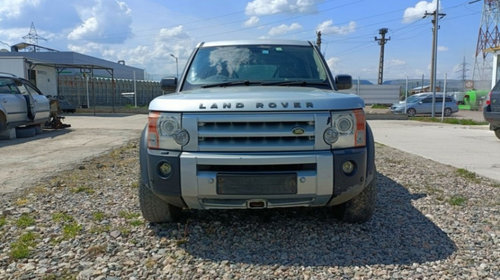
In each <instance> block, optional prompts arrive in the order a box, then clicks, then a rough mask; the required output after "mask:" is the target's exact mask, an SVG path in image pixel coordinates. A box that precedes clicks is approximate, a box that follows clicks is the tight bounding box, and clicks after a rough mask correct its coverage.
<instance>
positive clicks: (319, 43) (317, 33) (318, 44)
mask: <svg viewBox="0 0 500 280" xmlns="http://www.w3.org/2000/svg"><path fill="white" fill-rule="evenodd" d="M316 46H318V49H319V50H321V31H316Z"/></svg>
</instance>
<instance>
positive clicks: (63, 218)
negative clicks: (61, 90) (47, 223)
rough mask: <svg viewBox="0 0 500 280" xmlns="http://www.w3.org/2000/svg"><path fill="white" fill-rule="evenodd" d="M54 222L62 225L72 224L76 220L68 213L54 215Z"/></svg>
mask: <svg viewBox="0 0 500 280" xmlns="http://www.w3.org/2000/svg"><path fill="white" fill-rule="evenodd" d="M52 220H53V221H54V222H56V223H62V222H72V221H73V220H74V218H73V217H72V216H71V215H68V214H66V213H63V212H57V213H54V214H52Z"/></svg>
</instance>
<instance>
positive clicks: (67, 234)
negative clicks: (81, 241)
mask: <svg viewBox="0 0 500 280" xmlns="http://www.w3.org/2000/svg"><path fill="white" fill-rule="evenodd" d="M81 230H82V226H81V225H79V224H78V223H77V222H71V223H69V224H66V225H64V226H63V238H64V239H71V238H75V237H76V236H77V235H78V234H79V233H80V231H81Z"/></svg>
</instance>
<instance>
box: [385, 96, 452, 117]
mask: <svg viewBox="0 0 500 280" xmlns="http://www.w3.org/2000/svg"><path fill="white" fill-rule="evenodd" d="M434 104H435V105H434V112H435V113H436V114H441V111H442V107H443V94H442V93H438V94H436V98H435V103H434ZM405 106H406V112H405ZM391 112H392V113H394V114H405V113H406V114H408V116H410V117H413V116H416V115H421V114H431V113H432V93H430V92H424V93H417V94H414V95H412V96H410V97H408V99H407V101H406V104H405V101H400V102H399V103H394V104H392V106H391ZM456 112H458V105H457V102H456V100H455V98H454V97H453V96H450V95H446V96H445V104H444V115H445V116H451V114H453V113H456Z"/></svg>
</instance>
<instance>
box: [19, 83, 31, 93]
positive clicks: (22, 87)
mask: <svg viewBox="0 0 500 280" xmlns="http://www.w3.org/2000/svg"><path fill="white" fill-rule="evenodd" d="M16 86H17V89H18V90H19V92H21V94H30V93H29V91H28V89H27V88H26V87H25V86H24V84H23V83H20V82H16Z"/></svg>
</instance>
